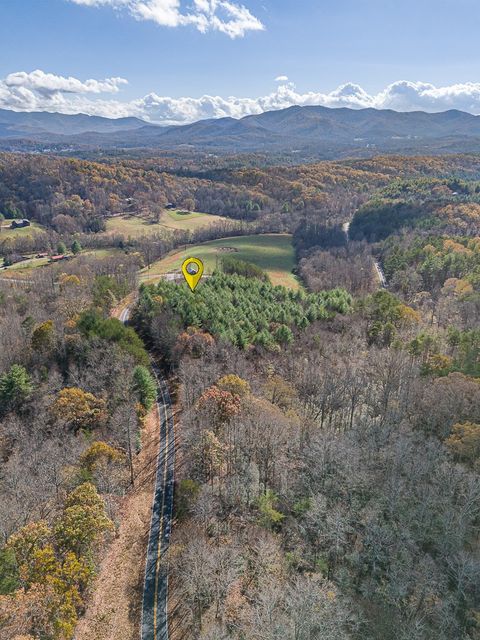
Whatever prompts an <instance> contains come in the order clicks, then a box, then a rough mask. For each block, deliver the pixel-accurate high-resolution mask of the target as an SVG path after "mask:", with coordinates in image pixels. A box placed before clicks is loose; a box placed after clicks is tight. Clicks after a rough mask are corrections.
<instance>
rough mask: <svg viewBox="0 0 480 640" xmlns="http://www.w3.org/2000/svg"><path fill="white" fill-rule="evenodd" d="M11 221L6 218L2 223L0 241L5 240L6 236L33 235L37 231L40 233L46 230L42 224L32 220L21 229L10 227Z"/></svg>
mask: <svg viewBox="0 0 480 640" xmlns="http://www.w3.org/2000/svg"><path fill="white" fill-rule="evenodd" d="M10 224H11V222H10V221H9V220H5V221H4V222H3V223H2V227H1V229H0V242H1V241H2V240H5V239H6V238H19V237H21V236H31V235H34V234H35V233H40V232H42V231H44V228H43V227H42V225H41V224H38V223H36V222H32V223H31V224H30V226H29V227H22V228H21V229H10Z"/></svg>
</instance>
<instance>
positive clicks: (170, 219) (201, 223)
mask: <svg viewBox="0 0 480 640" xmlns="http://www.w3.org/2000/svg"><path fill="white" fill-rule="evenodd" d="M222 220H226V218H223V217H222V216H215V215H212V214H209V213H197V212H193V211H185V212H183V211H164V212H163V213H162V215H161V217H160V222H152V221H151V220H148V219H146V218H141V217H140V216H129V215H125V216H115V217H114V218H108V220H107V222H106V224H107V233H110V234H122V235H125V236H131V237H132V238H134V237H138V236H145V235H152V234H154V233H159V232H162V231H164V230H165V228H167V229H181V230H182V231H185V230H186V231H188V230H191V231H195V230H196V229H200V228H202V227H208V226H210V225H212V224H216V223H217V222H220V221H222Z"/></svg>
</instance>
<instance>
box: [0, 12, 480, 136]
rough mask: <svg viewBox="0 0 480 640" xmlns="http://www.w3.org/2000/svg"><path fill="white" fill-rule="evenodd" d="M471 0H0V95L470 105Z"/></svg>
mask: <svg viewBox="0 0 480 640" xmlns="http://www.w3.org/2000/svg"><path fill="white" fill-rule="evenodd" d="M479 23H480V2H478V0H402V1H400V0H296V1H294V0H240V1H237V0H0V108H5V109H14V110H17V111H52V112H53V111H58V112H62V113H88V114H91V115H102V116H107V117H125V116H136V117H139V118H143V119H144V120H147V121H150V122H156V123H160V124H172V123H174V124H183V123H187V122H192V121H195V120H199V119H203V118H211V117H223V116H232V117H236V118H238V117H242V116H245V115H248V114H251V113H261V112H262V111H266V110H270V109H281V108H284V107H288V106H291V105H294V104H300V105H306V104H322V105H325V106H329V107H342V106H343V107H352V108H362V107H374V108H391V109H396V110H398V111H411V110H424V111H444V110H447V109H452V108H455V109H461V110H463V111H468V112H470V113H474V114H480V77H479V71H480V64H479V63H480V47H479V46H478V32H479Z"/></svg>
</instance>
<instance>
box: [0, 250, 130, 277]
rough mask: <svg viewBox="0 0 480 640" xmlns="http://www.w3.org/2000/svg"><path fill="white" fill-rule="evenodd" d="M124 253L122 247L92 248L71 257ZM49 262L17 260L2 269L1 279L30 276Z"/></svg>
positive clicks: (98, 256)
mask: <svg viewBox="0 0 480 640" xmlns="http://www.w3.org/2000/svg"><path fill="white" fill-rule="evenodd" d="M122 253H123V251H122V250H121V249H115V248H112V249H91V250H86V251H82V252H81V253H80V254H78V256H71V257H70V259H71V260H75V259H76V258H77V257H80V256H91V257H95V258H98V259H102V258H110V257H112V256H115V255H121V254H122ZM2 263H3V261H2V260H1V258H0V265H1V264H2ZM48 264H50V260H49V258H35V257H33V256H32V257H30V258H28V259H27V260H22V261H21V262H16V263H15V264H12V265H11V266H10V267H7V268H5V269H0V279H5V278H14V279H15V278H24V277H28V276H29V274H31V273H32V271H33V270H34V269H37V268H39V267H44V266H46V265H48ZM57 264H63V263H62V262H59V263H57Z"/></svg>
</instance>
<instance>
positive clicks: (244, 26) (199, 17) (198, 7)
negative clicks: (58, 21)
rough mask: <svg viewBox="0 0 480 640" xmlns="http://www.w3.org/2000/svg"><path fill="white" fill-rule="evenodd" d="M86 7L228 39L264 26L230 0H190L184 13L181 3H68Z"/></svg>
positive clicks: (173, 0) (122, 0)
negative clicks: (187, 28) (190, 27)
mask: <svg viewBox="0 0 480 640" xmlns="http://www.w3.org/2000/svg"><path fill="white" fill-rule="evenodd" d="M67 1H69V2H73V3H75V4H80V5H84V6H87V7H101V6H104V7H105V6H107V7H111V8H112V9H116V10H119V11H121V10H127V11H128V12H129V13H130V14H131V15H132V16H133V17H134V18H136V19H137V20H150V21H152V22H155V23H156V24H158V25H160V26H163V27H180V26H185V25H189V24H190V25H194V26H195V27H196V28H197V29H198V30H199V31H200V32H201V33H206V32H207V31H209V30H213V31H220V32H221V33H225V34H226V35H227V36H229V37H230V38H240V37H243V36H244V35H245V34H246V33H247V32H248V31H262V30H263V29H264V28H265V27H264V25H263V24H262V23H261V21H260V20H259V19H258V18H256V17H255V16H254V15H253V14H252V13H251V12H250V11H249V9H247V7H245V6H244V5H241V4H237V3H236V2H231V1H230V0H193V5H192V6H190V7H189V8H188V9H187V10H186V12H185V11H182V7H181V4H180V0H67Z"/></svg>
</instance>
